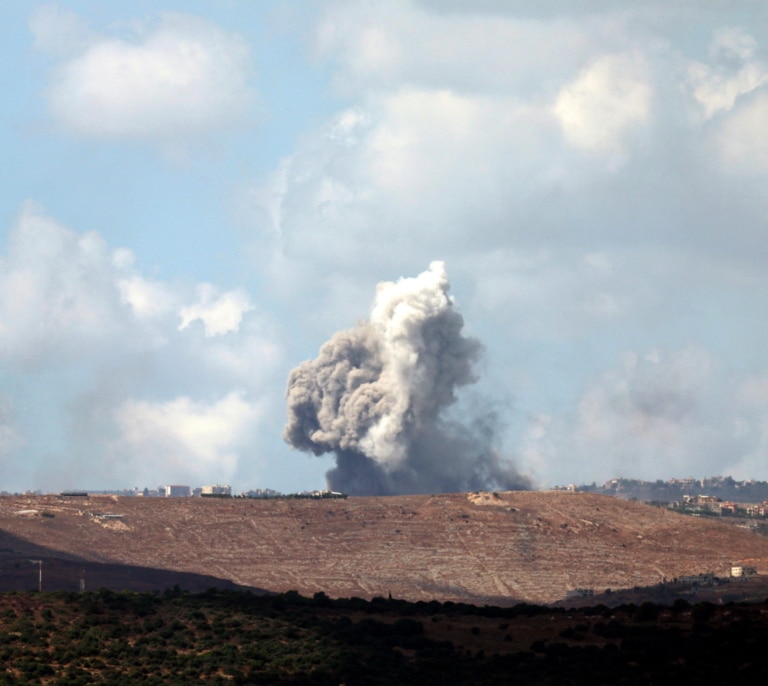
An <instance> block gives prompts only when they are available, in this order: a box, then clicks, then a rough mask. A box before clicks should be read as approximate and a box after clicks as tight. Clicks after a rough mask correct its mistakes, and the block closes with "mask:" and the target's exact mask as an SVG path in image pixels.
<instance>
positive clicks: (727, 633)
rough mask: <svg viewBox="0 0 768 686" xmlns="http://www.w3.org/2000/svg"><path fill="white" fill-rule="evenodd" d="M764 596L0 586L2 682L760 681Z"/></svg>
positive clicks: (766, 632) (767, 657)
mask: <svg viewBox="0 0 768 686" xmlns="http://www.w3.org/2000/svg"><path fill="white" fill-rule="evenodd" d="M767 613H768V605H766V603H765V602H763V603H757V604H754V605H748V604H735V603H729V604H726V605H714V604H711V603H696V604H694V605H691V604H689V603H687V602H686V601H683V600H679V601H677V602H675V603H674V604H673V605H672V606H664V607H661V606H658V605H654V604H653V603H643V604H642V605H640V606H636V605H622V606H620V607H616V608H613V609H608V608H606V607H596V608H585V609H581V610H574V609H569V610H567V611H566V610H563V609H562V608H551V607H542V606H534V605H524V604H521V605H516V606H515V607H512V608H498V607H477V606H475V605H466V604H457V603H443V604H441V603H438V602H436V601H430V602H428V603H408V602H406V601H403V600H387V599H384V598H378V599H374V600H372V601H370V602H368V601H364V600H361V599H359V598H355V599H341V600H331V599H329V598H328V597H327V596H324V595H323V594H318V595H316V596H315V597H314V598H303V597H302V596H300V595H298V594H296V593H285V594H281V595H261V596H256V595H253V594H250V593H243V592H237V591H216V590H210V591H206V592H205V593H202V594H197V595H187V594H184V593H181V592H165V593H163V595H162V596H161V595H159V594H154V593H143V594H139V593H114V592H111V591H106V590H103V589H102V590H100V591H98V592H86V593H42V594H40V593H19V594H16V593H14V594H0V683H3V684H18V685H21V684H51V685H52V686H53V685H64V684H67V685H72V686H74V685H75V684H114V685H118V684H127V685H129V686H133V685H134V684H142V685H145V684H146V685H148V686H152V685H157V686H160V685H162V684H191V683H194V684H216V685H217V686H224V685H225V684H283V685H284V686H285V685H286V684H293V685H294V686H299V685H301V686H309V685H310V684H314V685H316V686H338V684H346V685H347V686H377V685H381V686H389V684H398V685H400V686H408V685H410V684H413V685H414V686H417V685H418V686H423V685H424V684H462V685H467V686H469V685H472V686H475V685H476V686H496V685H497V684H506V683H514V684H516V686H526V685H535V686H542V685H547V684H552V685H554V684H558V685H559V684H570V685H572V686H575V685H577V684H584V685H585V686H594V684H623V685H625V686H626V685H628V684H643V685H646V684H685V685H686V686H691V685H692V684H707V685H709V684H713V683H714V684H718V683H733V682H735V683H738V684H763V683H765V679H766V677H767V676H768V654H766V651H765V649H764V646H765V643H766V641H768V622H767V621H766V615H767Z"/></svg>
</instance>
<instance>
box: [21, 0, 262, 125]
mask: <svg viewBox="0 0 768 686" xmlns="http://www.w3.org/2000/svg"><path fill="white" fill-rule="evenodd" d="M31 26H32V30H33V33H34V34H35V37H36V44H37V45H38V46H40V47H41V48H46V49H49V50H52V51H54V52H55V53H57V54H58V55H60V56H61V55H62V53H64V55H63V56H62V57H61V59H60V61H59V62H58V63H57V64H56V65H55V67H54V68H53V70H52V73H51V80H50V84H49V87H48V90H47V94H46V95H47V98H48V103H49V106H50V109H51V112H52V114H53V116H54V117H55V119H56V120H57V121H58V122H59V123H60V125H61V126H62V127H63V128H64V129H66V130H68V131H71V132H73V133H75V134H77V135H83V136H89V137H95V138H128V139H131V138H163V139H168V138H170V139H176V138H179V137H184V136H190V135H195V134H201V133H206V132H209V131H216V130H221V129H227V128H230V127H232V126H234V125H237V124H240V123H241V122H242V121H244V117H246V116H247V115H248V112H249V109H250V107H251V105H252V103H253V97H254V93H253V90H252V87H251V86H250V77H251V58H250V51H249V49H248V46H247V44H246V43H245V41H244V40H243V39H242V38H241V37H240V36H238V35H237V34H233V33H230V32H227V31H224V30H223V29H220V28H219V27H217V26H215V25H213V24H211V23H210V22H207V21H204V20H202V19H199V18H196V17H193V16H189V15H183V14H177V13H165V14H163V15H161V17H160V19H159V20H158V21H157V22H155V23H147V24H141V25H138V26H137V28H136V29H135V31H134V32H133V33H132V34H130V35H128V36H120V35H90V34H86V33H85V32H84V30H82V29H81V27H80V25H79V21H78V20H77V18H76V17H74V16H73V15H72V14H71V13H69V12H65V11H62V10H58V9H54V8H43V9H42V10H40V11H38V12H37V13H36V14H35V15H33V18H32V22H31ZM59 30H61V31H62V34H59V33H58V31H59ZM59 35H61V36H63V37H61V38H57V36H59ZM65 47H66V48H67V49H66V50H65V49H64V48H65Z"/></svg>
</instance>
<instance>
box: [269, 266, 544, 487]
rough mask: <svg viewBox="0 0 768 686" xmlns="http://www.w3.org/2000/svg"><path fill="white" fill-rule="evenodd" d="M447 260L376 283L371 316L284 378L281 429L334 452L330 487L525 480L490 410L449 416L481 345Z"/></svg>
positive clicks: (319, 450) (312, 448) (306, 447)
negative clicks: (470, 330) (504, 454)
mask: <svg viewBox="0 0 768 686" xmlns="http://www.w3.org/2000/svg"><path fill="white" fill-rule="evenodd" d="M449 289H450V284H449V282H448V277H447V275H446V272H445V265H444V264H443V263H442V262H433V263H432V264H431V265H430V267H429V269H428V270H427V271H425V272H423V273H421V274H419V275H418V276H417V277H415V278H403V279H400V280H399V281H397V282H384V283H380V284H379V285H378V286H377V290H376V299H375V302H374V306H373V310H372V312H371V316H370V319H369V320H368V321H367V322H364V323H362V324H360V325H359V326H357V327H355V328H353V329H349V330H347V331H341V332H339V333H337V334H335V335H334V336H333V337H332V338H331V340H329V341H328V342H327V343H325V344H324V345H323V346H322V347H321V348H320V353H319V355H318V357H317V358H316V359H314V360H308V361H306V362H303V363H301V364H300V365H299V366H298V367H296V368H295V369H294V370H293V371H292V372H291V373H290V376H289V378H288V390H287V401H288V423H287V425H286V427H285V431H284V432H283V438H284V439H285V440H286V441H287V442H288V443H289V444H290V445H291V446H293V447H294V448H297V449H299V450H303V451H307V452H312V453H314V454H315V455H322V454H324V453H328V452H333V453H335V455H336V467H335V468H334V469H332V470H330V471H329V472H328V473H327V475H326V476H327V479H328V486H329V487H330V488H331V489H333V490H337V491H343V492H345V493H349V494H352V495H391V494H404V493H436V492H456V491H470V490H478V489H497V490H511V489H520V488H527V487H529V483H528V481H527V479H525V478H524V477H521V476H520V475H518V474H517V473H516V472H515V470H514V469H513V467H512V466H511V465H510V464H509V463H508V462H507V461H505V460H503V459H501V458H500V456H499V455H498V454H497V453H496V452H495V451H494V450H493V448H492V445H493V438H494V424H495V417H494V416H493V414H492V413H486V414H485V415H484V416H480V417H474V418H472V419H469V420H466V421H462V422H459V421H456V420H449V419H447V418H446V417H445V416H444V414H445V410H446V409H447V408H448V407H450V406H451V405H452V404H453V403H454V402H455V401H456V399H457V396H456V391H457V389H459V388H460V387H462V386H466V385H467V384H471V383H474V382H475V381H476V380H477V378H476V376H475V374H474V371H473V368H474V365H475V363H476V362H477V360H478V358H479V356H480V353H481V351H482V345H481V344H480V342H479V341H478V340H476V339H474V338H471V337H467V336H464V335H462V329H463V327H464V319H463V318H462V316H461V314H459V313H458V312H457V311H456V310H455V309H454V301H453V298H452V297H451V296H450V295H449V294H448V291H449Z"/></svg>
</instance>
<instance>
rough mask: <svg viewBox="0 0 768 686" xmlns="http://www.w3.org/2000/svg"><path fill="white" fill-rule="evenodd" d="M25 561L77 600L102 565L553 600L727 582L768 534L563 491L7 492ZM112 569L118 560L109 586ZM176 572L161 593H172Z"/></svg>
mask: <svg viewBox="0 0 768 686" xmlns="http://www.w3.org/2000/svg"><path fill="white" fill-rule="evenodd" d="M28 558H34V559H43V560H44V563H43V564H44V566H45V569H46V571H48V570H49V569H51V570H53V569H55V568H56V565H57V564H58V565H59V573H58V576H57V577H55V578H56V584H57V586H58V587H68V588H71V589H72V590H76V589H77V587H78V577H77V575H76V574H77V573H76V570H77V569H79V568H80V567H82V568H83V569H86V570H88V571H87V573H88V574H89V575H91V576H89V577H88V578H89V583H91V584H93V583H94V582H93V581H92V579H93V574H96V573H97V572H96V571H93V570H98V569H100V570H101V571H100V572H98V573H99V574H101V577H100V580H99V582H98V583H99V585H103V586H107V587H112V588H120V587H126V588H131V587H139V581H140V580H141V579H140V578H141V577H142V575H145V574H147V573H148V569H153V570H165V571H166V572H174V573H178V574H179V577H178V578H179V579H181V580H182V581H181V582H180V585H181V586H182V587H184V583H183V580H184V578H183V577H182V576H181V575H182V573H187V574H190V573H191V574H196V575H207V577H215V578H218V579H222V580H227V581H228V582H230V583H234V584H238V585H241V586H247V587H255V588H261V589H267V590H271V591H286V590H291V589H295V590H298V591H299V592H301V593H302V594H305V595H307V594H308V595H311V594H313V593H315V592H317V591H323V592H325V593H327V594H328V595H330V596H335V597H349V596H360V597H365V598H370V597H373V596H386V595H387V594H389V593H391V594H392V596H393V597H399V598H404V599H409V600H430V599H436V600H441V601H446V600H453V601H464V602H472V603H480V604H483V603H492V604H500V605H508V604H512V603H515V602H520V601H526V602H536V603H547V602H554V601H557V600H559V599H562V598H563V597H565V596H566V594H567V593H568V591H569V590H572V589H574V588H591V589H595V590H596V591H603V590H604V589H606V588H612V589H619V588H628V587H633V586H645V585H650V584H655V583H658V582H660V581H662V580H664V579H667V580H671V579H672V578H674V577H679V576H681V575H687V574H698V573H714V574H717V575H720V576H727V574H728V571H729V569H730V566H731V564H734V563H738V564H745V565H750V566H754V567H756V568H757V570H758V572H759V573H761V574H763V573H767V572H768V539H766V538H763V537H761V536H758V535H756V534H754V533H752V532H750V531H748V530H746V529H739V528H736V527H734V526H730V525H727V524H725V523H722V522H719V521H712V520H705V519H697V518H692V517H685V516H683V515H679V514H675V513H673V512H670V511H667V510H663V509H659V508H654V507H651V506H648V505H644V504H641V503H637V502H627V501H623V500H619V499H615V498H611V497H608V496H602V495H594V494H587V493H567V492H562V491H540V492H507V493H498V494H495V493H470V494H446V495H432V496H430V495H419V496H395V497H370V498H348V499H346V500H299V499H274V500H250V499H205V498H169V499H160V498H157V499H155V498H136V497H116V496H90V497H87V498H83V497H78V498H69V497H59V496H6V497H2V498H0V565H2V572H0V583H2V577H3V576H4V575H7V574H9V573H10V572H11V570H14V574H16V576H18V574H20V573H22V572H23V573H24V574H26V576H27V577H28V578H29V579H30V580H31V581H30V583H27V585H26V586H25V588H30V587H34V585H35V584H34V580H35V569H34V566H30V565H29V562H28ZM22 561H23V562H24V563H25V564H26V566H24V565H21V562H22ZM20 565H21V566H20ZM62 565H63V566H62ZM101 565H110V567H109V569H113V570H114V572H113V573H114V575H115V576H114V579H113V580H110V579H109V578H105V574H106V572H105V571H104V570H105V569H108V568H105V567H102V566H101ZM124 565H130V566H131V569H135V570H136V571H135V572H134V573H133V575H132V576H131V575H127V576H126V575H125V574H122V575H121V574H119V573H118V571H117V570H118V568H119V567H120V566H124ZM138 568H145V570H144V572H141V571H139V570H138ZM62 570H69V571H66V574H69V576H70V578H71V581H68V580H67V579H66V578H65V577H66V574H65V573H64V571H62ZM107 576H108V574H107ZM129 577H130V578H133V580H134V581H133V582H128V581H126V579H128V578H129ZM169 578H171V579H172V578H173V575H171V577H167V576H165V577H163V582H162V583H163V584H165V585H166V586H168V585H172V584H169V582H168V579H169ZM134 582H135V583H134ZM205 582H206V579H202V580H199V583H205ZM208 582H210V579H209V578H208ZM147 583H148V582H147V581H146V579H145V581H144V584H143V585H144V587H146V585H147ZM209 585H212V584H209ZM47 587H48V588H50V585H49V586H47Z"/></svg>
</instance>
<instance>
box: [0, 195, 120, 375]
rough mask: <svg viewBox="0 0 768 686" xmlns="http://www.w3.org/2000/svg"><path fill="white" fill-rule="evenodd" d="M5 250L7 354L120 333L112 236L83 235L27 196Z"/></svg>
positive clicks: (1, 276) (1, 297) (0, 314)
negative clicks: (109, 239) (109, 242)
mask: <svg viewBox="0 0 768 686" xmlns="http://www.w3.org/2000/svg"><path fill="white" fill-rule="evenodd" d="M8 243H9V244H8V251H7V254H6V255H5V256H0V267H1V268H0V355H2V356H3V357H6V358H10V359H13V360H17V361H19V362H22V363H26V362H28V363H30V364H38V363H41V364H42V363H44V362H45V360H46V359H47V358H49V357H50V358H59V357H61V356H67V355H73V354H75V352H76V351H81V350H82V349H83V348H88V347H90V346H93V345H99V344H104V343H106V341H107V340H110V339H114V338H119V337H120V336H121V333H123V332H124V326H125V323H126V322H125V319H124V317H123V315H124V312H123V307H122V304H121V295H120V290H119V286H118V282H119V280H120V274H119V271H117V270H116V269H115V268H114V267H113V263H112V259H111V257H112V256H111V254H110V250H109V248H108V246H107V245H106V243H105V241H104V240H103V239H102V238H101V236H99V235H98V234H96V233H86V234H79V233H77V232H75V231H72V230H70V229H68V228H66V227H64V226H62V225H61V224H59V223H58V222H57V221H56V220H55V219H53V218H51V217H49V216H47V215H46V214H45V213H44V211H43V210H42V208H41V207H40V206H39V205H37V204H35V203H33V202H27V203H26V204H25V205H24V206H23V208H22V210H21V212H20V213H19V216H18V218H17V220H16V222H15V225H14V227H13V229H12V231H11V233H10V237H9V241H8Z"/></svg>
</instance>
